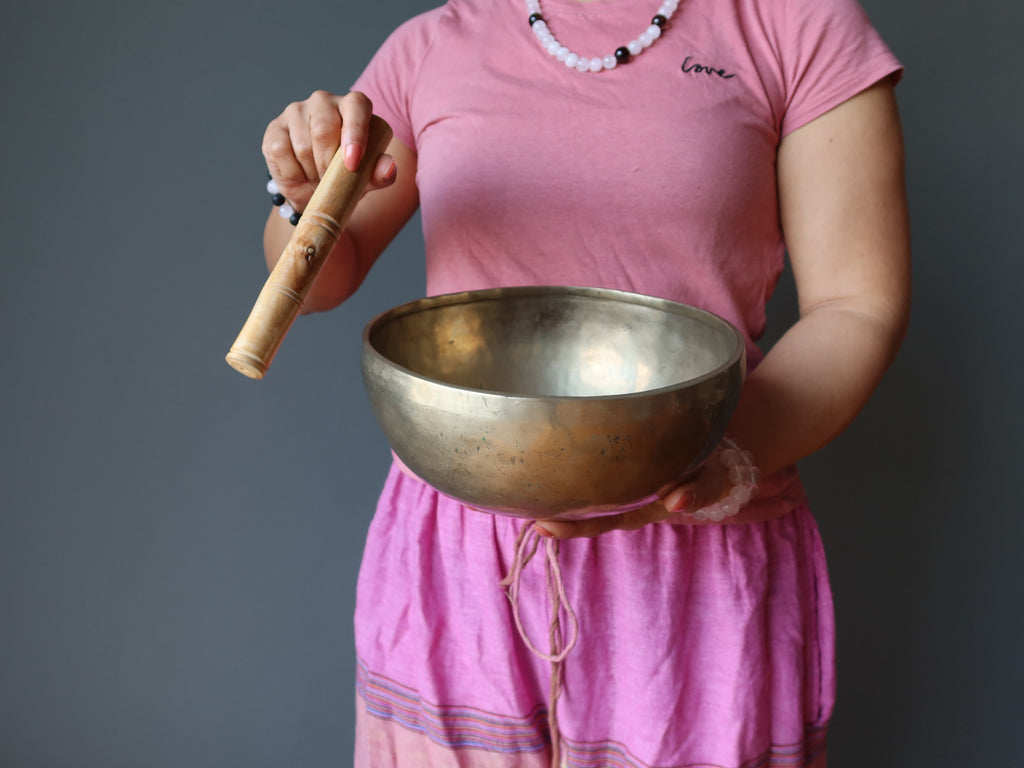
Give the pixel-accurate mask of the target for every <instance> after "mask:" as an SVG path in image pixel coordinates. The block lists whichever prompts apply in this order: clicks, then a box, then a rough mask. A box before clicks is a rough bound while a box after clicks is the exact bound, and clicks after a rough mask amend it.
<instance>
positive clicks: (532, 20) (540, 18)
mask: <svg viewBox="0 0 1024 768" xmlns="http://www.w3.org/2000/svg"><path fill="white" fill-rule="evenodd" d="M538 21H544V17H543V16H541V15H540V14H539V13H531V14H530V26H531V27H532V26H533V25H534V24H536V23H537V22H538Z"/></svg>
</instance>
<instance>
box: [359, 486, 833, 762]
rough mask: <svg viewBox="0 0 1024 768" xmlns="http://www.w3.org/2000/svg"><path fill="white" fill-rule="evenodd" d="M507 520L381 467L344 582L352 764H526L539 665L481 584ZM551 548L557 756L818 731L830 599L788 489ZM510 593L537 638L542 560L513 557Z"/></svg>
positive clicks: (502, 553)
mask: <svg viewBox="0 0 1024 768" xmlns="http://www.w3.org/2000/svg"><path fill="white" fill-rule="evenodd" d="M524 524H525V523H524V521H521V520H515V519H511V518H506V517H499V516H494V515H488V514H485V513H481V512H477V511H473V510H469V509H466V508H465V507H463V506H461V505H460V504H459V503H458V502H456V501H454V500H452V499H449V498H447V497H445V496H443V495H441V494H438V493H437V492H436V491H434V490H433V489H432V488H430V487H429V486H427V485H425V484H423V483H421V482H419V481H417V480H415V479H413V478H410V477H408V476H407V475H405V474H404V473H402V472H401V471H400V470H399V469H398V468H397V467H393V468H392V470H391V473H390V475H389V477H388V481H387V484H386V487H385V491H384V494H383V495H382V497H381V501H380V505H379V507H378V510H377V515H376V516H375V518H374V521H373V523H372V525H371V529H370V535H369V542H368V545H367V549H366V553H365V557H364V561H363V570H362V576H361V578H360V582H359V590H358V605H357V612H356V638H357V650H358V654H359V671H358V681H359V693H360V698H361V700H362V701H363V703H364V706H365V709H366V713H367V714H368V715H369V716H368V717H364V718H363V719H362V722H361V723H360V729H359V734H358V740H359V744H360V750H359V754H360V755H361V756H362V757H361V758H360V762H358V763H357V764H358V765H362V766H374V768H380V767H381V766H389V767H390V766H408V765H417V766H427V767H429V768H433V767H435V766H448V765H459V766H474V767H476V766H485V765H486V766H490V765H506V766H534V765H542V764H544V762H545V761H546V759H547V747H548V740H547V738H548V737H547V728H546V721H545V705H546V701H547V696H548V685H549V680H550V677H549V676H550V672H551V668H550V665H549V664H548V663H546V662H543V661H541V660H539V659H538V658H537V657H535V656H534V655H532V654H531V653H530V652H529V651H528V650H527V649H526V647H525V645H524V643H523V642H522V640H521V639H520V637H519V634H518V632H517V629H516V626H515V621H514V618H513V616H512V610H511V606H510V604H509V601H508V600H507V599H506V597H505V595H504V593H503V591H502V589H501V588H500V586H499V581H500V580H501V578H502V577H503V576H505V575H506V573H508V571H509V569H510V566H511V560H512V556H513V549H514V543H515V539H516V535H517V533H518V532H519V530H520V527H521V526H522V525H524ZM559 560H560V563H561V566H562V569H563V574H564V579H565V584H566V588H567V591H568V597H569V600H570V602H571V604H572V605H573V607H574V609H575V611H576V613H577V616H578V619H579V627H580V632H579V637H578V640H577V643H576V647H575V648H574V649H573V651H572V653H571V654H570V655H569V657H568V658H567V659H566V660H565V662H564V670H565V677H564V690H563V693H562V697H561V700H560V702H559V722H560V728H561V733H562V738H563V745H564V747H565V757H566V758H567V760H568V763H567V764H568V765H570V766H596V765H600V766H632V767H634V768H635V767H638V766H688V765H701V766H703V765H713V766H749V765H758V764H767V765H771V766H797V765H803V764H804V761H805V759H810V758H812V757H813V756H814V755H815V754H817V752H818V751H819V750H820V749H821V748H822V746H823V742H824V733H825V727H826V725H827V723H828V719H829V716H830V714H831V710H832V704H833V700H834V695H835V690H834V669H833V651H832V648H833V642H834V637H833V624H832V604H831V594H830V591H829V588H828V576H827V573H826V568H825V561H824V554H823V552H822V547H821V542H820V540H819V537H818V533H817V528H816V526H815V524H814V521H813V518H812V517H811V515H810V513H809V512H808V511H807V509H806V507H800V508H798V509H796V510H794V511H793V512H791V513H790V514H787V515H785V516H783V517H781V518H779V519H776V520H770V521H767V522H762V523H750V524H747V525H732V526H671V525H651V526H647V527H645V528H643V529H641V530H638V531H630V532H615V533H609V534H605V535H603V536H600V537H598V538H596V539H579V540H572V541H564V542H562V544H561V553H560V557H559ZM531 596H532V598H533V599H530V597H531ZM520 611H521V616H522V621H523V623H524V625H525V628H526V629H527V631H528V632H529V633H530V635H531V636H532V637H535V638H539V639H540V640H541V641H542V642H543V639H544V638H546V637H547V631H548V620H549V611H550V606H549V604H548V602H547V599H546V586H545V584H544V573H543V569H542V568H539V567H538V568H527V569H526V570H525V571H524V572H523V575H522V594H521V596H520ZM410 733H411V734H412V735H410ZM498 756H503V759H504V760H505V762H494V761H495V760H498ZM538 758H540V759H538ZM760 761H764V762H763V763H762V762H760Z"/></svg>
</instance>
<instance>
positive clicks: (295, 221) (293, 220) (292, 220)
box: [288, 213, 302, 227]
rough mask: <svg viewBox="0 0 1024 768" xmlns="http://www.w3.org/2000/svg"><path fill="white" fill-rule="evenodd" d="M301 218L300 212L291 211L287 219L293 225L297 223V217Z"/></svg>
mask: <svg viewBox="0 0 1024 768" xmlns="http://www.w3.org/2000/svg"><path fill="white" fill-rule="evenodd" d="M301 218H302V214H301V213H293V214H292V215H291V216H289V217H288V221H290V222H291V223H292V226H293V227H294V226H295V225H296V224H298V223H299V219H301Z"/></svg>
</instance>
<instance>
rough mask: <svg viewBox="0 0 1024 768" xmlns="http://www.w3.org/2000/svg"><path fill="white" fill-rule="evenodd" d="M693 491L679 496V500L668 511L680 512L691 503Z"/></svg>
mask: <svg viewBox="0 0 1024 768" xmlns="http://www.w3.org/2000/svg"><path fill="white" fill-rule="evenodd" d="M693 499H694V496H693V493H691V492H687V493H684V494H683V495H682V496H680V497H679V500H678V501H676V503H675V504H673V505H672V507H671V508H670V509H669V512H682V511H683V510H686V509H689V508H690V507H691V506H692V505H693Z"/></svg>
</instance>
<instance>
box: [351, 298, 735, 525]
mask: <svg viewBox="0 0 1024 768" xmlns="http://www.w3.org/2000/svg"><path fill="white" fill-rule="evenodd" d="M362 366H363V377H364V381H365V384H366V391H367V393H368V396H369V400H370V403H371V406H372V408H373V411H374V414H375V416H376V417H377V421H378V422H379V424H380V426H381V429H382V430H383V432H384V435H385V436H386V438H387V440H388V442H389V443H390V444H391V447H392V449H393V450H394V452H395V453H396V454H397V456H398V457H399V458H400V459H401V460H402V462H404V463H405V465H406V466H407V467H408V468H409V469H410V470H412V472H414V473H415V474H416V475H418V476H419V477H420V478H422V479H423V480H425V481H426V482H427V483H429V484H430V485H432V486H434V487H435V488H436V489H438V490H439V491H441V492H442V493H444V494H447V495H449V496H451V497H453V498H455V499H458V500H459V501H462V502H463V503H465V504H467V505H469V506H472V507H477V508H479V509H483V510H486V511H490V512H497V513H501V514H507V515H515V516H519V517H527V518H534V519H539V520H542V519H556V518H557V519H568V520H573V519H581V518H585V517H590V516H595V515H601V514H609V513H612V512H616V511H620V510H626V509H631V508H636V507H638V506H641V505H643V504H646V503H649V502H650V501H652V500H654V499H655V498H657V497H658V495H659V492H660V493H662V494H663V493H664V492H665V490H666V488H668V487H671V486H672V485H674V484H676V483H677V482H679V481H681V480H683V479H685V478H686V477H687V475H688V474H690V473H691V472H693V471H694V470H695V469H696V468H697V467H699V465H700V463H701V462H702V461H703V460H704V459H705V458H707V456H708V454H709V453H710V452H711V451H712V450H713V449H714V447H715V445H717V443H718V442H719V441H720V440H721V438H722V435H723V433H724V432H725V427H726V424H727V423H728V421H729V418H730V416H731V415H732V411H733V409H734V408H735V406H736V401H737V399H738V397H739V393H740V389H741V387H742V385H743V378H744V375H745V371H746V355H745V347H744V342H743V337H742V336H741V334H740V333H739V331H737V330H736V328H734V327H733V326H732V325H730V324H729V323H728V322H726V321H725V320H723V319H721V318H720V317H717V316H716V315H713V314H710V313H708V312H705V311H703V310H700V309H696V308H694V307H690V306H687V305H684V304H677V303H675V302H671V301H666V300H664V299H657V298H651V297H649V296H641V295H638V294H633V293H625V292H622V291H613V290H606V289H597V288H561V287H540V288H499V289H494V290H486V291H472V292H468V293H458V294H449V295H445V296H437V297H433V298H428V299H422V300H419V301H414V302H411V303H409V304H404V305H402V306H399V307H396V308H394V309H392V310H389V311H387V312H385V313H383V314H382V315H380V316H378V317H377V318H375V319H374V320H372V321H371V322H370V323H369V324H368V325H367V326H366V329H365V330H364V332H363V347H362Z"/></svg>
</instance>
